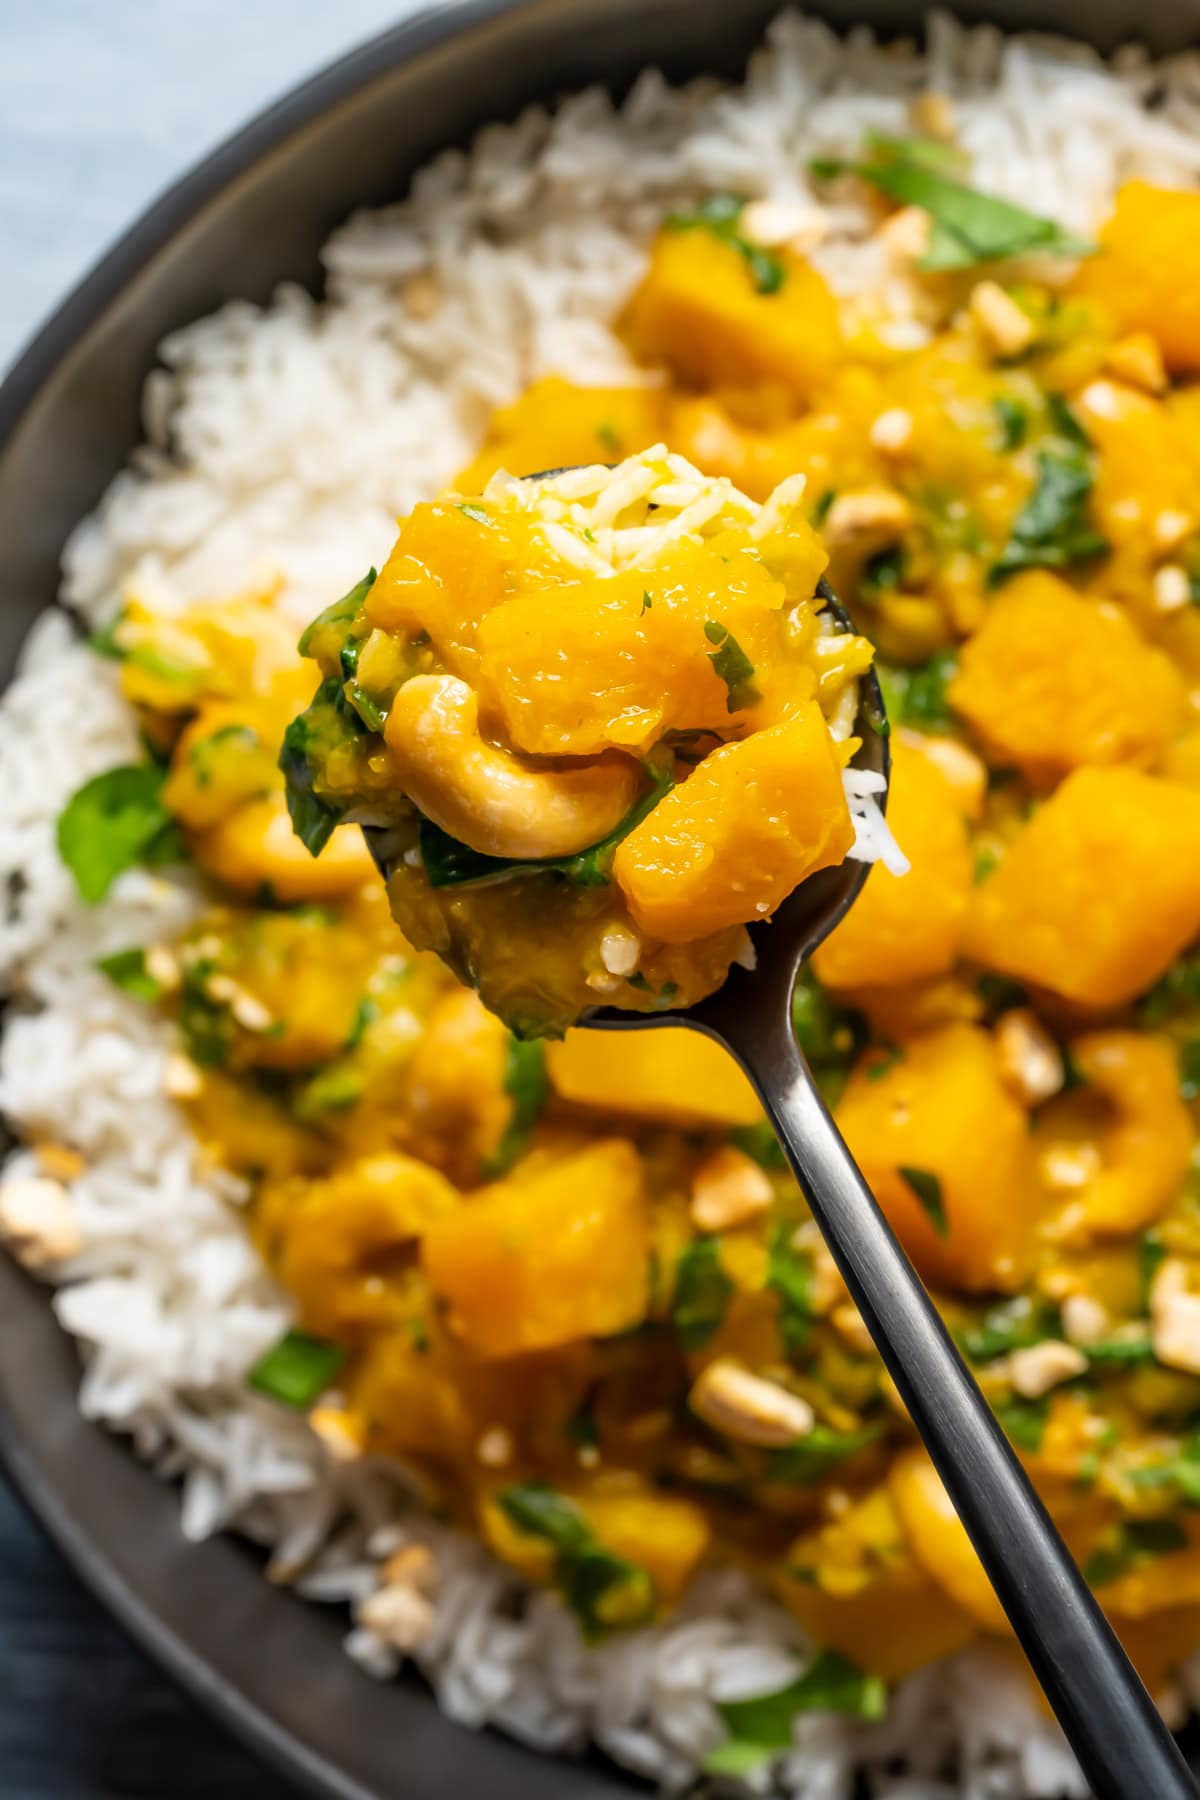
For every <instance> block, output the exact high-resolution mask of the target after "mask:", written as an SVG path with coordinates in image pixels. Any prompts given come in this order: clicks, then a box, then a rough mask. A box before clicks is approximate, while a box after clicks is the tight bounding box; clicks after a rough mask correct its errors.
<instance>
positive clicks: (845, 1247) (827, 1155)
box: [729, 1022, 1200, 1800]
mask: <svg viewBox="0 0 1200 1800" xmlns="http://www.w3.org/2000/svg"><path fill="white" fill-rule="evenodd" d="M731 1035H735V1036H737V1037H739V1038H744V1039H745V1040H747V1041H746V1042H744V1043H742V1044H731V1045H730V1046H729V1047H730V1048H731V1049H732V1050H733V1051H734V1054H735V1055H736V1056H737V1057H738V1059H739V1061H740V1062H741V1063H742V1066H743V1067H744V1068H745V1070H746V1073H747V1074H748V1075H749V1077H750V1079H751V1081H752V1082H753V1083H754V1085H755V1087H756V1088H757V1090H758V1092H759V1095H760V1097H761V1098H762V1101H763V1103H764V1105H765V1107H766V1110H767V1112H768V1113H769V1115H770V1117H771V1120H772V1123H773V1124H774V1126H775V1129H776V1131H777V1132H778V1134H779V1139H780V1142H781V1144H782V1145H783V1148H784V1150H785V1151H786V1153H787V1157H788V1161H789V1162H790V1163H791V1166H792V1168H793V1170H794V1171H795V1174H796V1178H797V1180H798V1181H799V1183H800V1186H801V1188H802V1189H803V1191H804V1193H805V1195H806V1196H807V1199H808V1202H809V1205H810V1207H811V1209H812V1213H813V1217H814V1218H815V1219H816V1221H817V1224H818V1225H819V1226H820V1228H821V1230H822V1232H823V1233H824V1236H825V1240H826V1242H827V1243H828V1245H829V1248H830V1251H831V1252H832V1254H833V1257H834V1260H835V1262H836V1263H837V1265H838V1268H839V1269H840V1270H841V1273H842V1277H843V1279H844V1280H845V1283H846V1286H847V1287H848V1289H849V1290H850V1293H851V1295H852V1296H853V1298H854V1301H855V1303H856V1305H857V1306H858V1308H859V1311H860V1312H861V1313H862V1316H863V1319H864V1320H865V1322H866V1325H867V1328H868V1330H869V1331H870V1333H871V1336H872V1337H873V1338H874V1340H875V1343H876V1345H877V1346H878V1349H879V1352H880V1354H881V1356H882V1357H883V1360H884V1362H885V1364H886V1365H887V1368H888V1370H889V1372H890V1374H891V1375H892V1378H893V1379H894V1381H895V1383H896V1386H897V1387H898V1388H899V1390H900V1393H901V1395H902V1396H903V1398H904V1402H905V1405H906V1406H907V1407H908V1410H909V1412H910V1414H911V1415H912V1419H913V1423H914V1424H915V1425H916V1427H917V1430H918V1431H919V1432H920V1434H921V1436H922V1438H923V1439H924V1441H925V1445H926V1448H927V1449H928V1451H929V1454H930V1456H931V1457H932V1458H933V1461H934V1463H935V1464H936V1466H937V1469H938V1473H939V1474H940V1475H941V1478H942V1481H943V1482H944V1484H945V1486H946V1489H947V1491H948V1493H949V1495H950V1498H951V1499H952V1500H953V1502H954V1505H955V1508H956V1510H957V1512H958V1515H959V1517H960V1518H961V1520H962V1522H963V1524H964V1526H965V1527H966V1529H967V1531H968V1533H969V1534H970V1537H971V1541H972V1542H973V1543H974V1545H975V1548H976V1550H977V1551H978V1553H979V1557H980V1560H981V1561H982V1563H983V1566H984V1568H985V1569H986V1570H987V1573H988V1578H989V1579H990V1581H991V1583H992V1586H993V1587H994V1588H995V1590H996V1593H997V1595H998V1597H999V1599H1000V1603H1001V1605H1002V1606H1003V1607H1004V1610H1005V1612H1006V1613H1007V1614H1008V1617H1009V1621H1010V1622H1011V1624H1012V1627H1013V1630H1014V1631H1015V1632H1016V1635H1017V1637H1018V1638H1019V1640H1020V1643H1021V1646H1022V1648H1023V1649H1024V1651H1025V1654H1026V1655H1027V1656H1028V1658H1029V1661H1030V1663H1031V1664H1032V1666H1033V1671H1034V1674H1035V1675H1036V1676H1037V1679H1038V1680H1039V1682H1040V1683H1041V1685H1042V1688H1043V1689H1044V1691H1045V1694H1046V1697H1047V1699H1048V1700H1049V1702H1050V1704H1051V1706H1052V1707H1053V1708H1054V1711H1055V1713H1056V1715H1057V1717H1058V1720H1059V1723H1060V1724H1061V1726H1062V1728H1063V1730H1064V1732H1065V1733H1066V1736H1067V1738H1068V1739H1069V1741H1070V1744H1071V1747H1072V1749H1073V1750H1074V1752H1075V1754H1076V1756H1077V1757H1078V1759H1079V1762H1080V1764H1081V1766H1082V1768H1083V1770H1084V1773H1085V1774H1086V1776H1087V1778H1088V1780H1089V1782H1090V1783H1091V1787H1092V1791H1093V1793H1094V1794H1095V1795H1096V1796H1097V1800H1148V1796H1150V1795H1153V1796H1154V1800H1185V1797H1187V1800H1196V1796H1197V1793H1198V1792H1200V1789H1197V1787H1196V1784H1195V1782H1194V1781H1193V1780H1192V1777H1191V1775H1190V1774H1189V1773H1188V1769H1187V1765H1186V1764H1185V1762H1184V1760H1183V1757H1182V1756H1181V1755H1180V1753H1179V1750H1178V1748H1177V1746H1176V1744H1175V1741H1174V1739H1173V1738H1172V1736H1171V1734H1170V1732H1169V1731H1168V1730H1167V1728H1166V1726H1165V1725H1164V1724H1163V1721H1162V1719H1161V1718H1160V1717H1159V1714H1158V1711H1157V1709H1156V1708H1155V1706H1154V1704H1153V1702H1152V1701H1151V1699H1150V1697H1149V1695H1148V1694H1147V1692H1146V1690H1145V1688H1144V1687H1143V1686H1142V1683H1141V1682H1140V1680H1139V1679H1138V1677H1137V1675H1136V1673H1135V1672H1134V1669H1133V1667H1132V1665H1131V1663H1130V1662H1129V1659H1128V1657H1127V1656H1126V1655H1125V1652H1124V1650H1123V1649H1122V1648H1121V1645H1120V1644H1119V1642H1118V1641H1117V1639H1116V1637H1115V1636H1114V1634H1113V1632H1112V1629H1111V1628H1110V1626H1109V1624H1108V1622H1107V1620H1106V1619H1105V1617H1104V1614H1103V1613H1102V1612H1101V1610H1100V1608H1099V1606H1098V1605H1097V1604H1096V1601H1095V1600H1094V1598H1093V1597H1092V1594H1091V1591H1090V1589H1089V1588H1088V1586H1087V1584H1086V1582H1085V1581H1084V1580H1083V1578H1082V1576H1081V1575H1080V1573H1079V1571H1078V1569H1077V1568H1076V1567H1075V1564H1074V1562H1073V1561H1072V1560H1071V1557H1070V1555H1069V1553H1068V1551H1067V1548H1066V1546H1065V1544H1064V1543H1063V1541H1062V1539H1061V1537H1060V1536H1059V1534H1058V1532H1057V1530H1056V1528H1055V1527H1054V1525H1053V1524H1052V1523H1051V1520H1050V1517H1049V1515H1048V1513H1047V1512H1046V1510H1045V1508H1044V1507H1043V1505H1042V1503H1041V1501H1040V1500H1039V1499H1038V1497H1037V1495H1036V1493H1035V1492H1034V1490H1033V1487H1032V1485H1031V1483H1030V1481H1029V1478H1028V1477H1027V1475H1026V1474H1025V1471H1024V1470H1023V1469H1022V1467H1021V1465H1020V1463H1019V1462H1018V1460H1017V1458H1016V1457H1015V1456H1014V1454H1013V1452H1012V1449H1011V1448H1010V1446H1009V1443H1008V1440H1007V1438H1006V1437H1005V1436H1004V1433H1003V1432H1002V1431H1001V1429H1000V1427H999V1425H998V1424H997V1423H996V1420H995V1417H994V1416H993V1414H992V1411H991V1409H990V1407H989V1406H988V1404H987V1402H986V1401H985V1400H984V1398H983V1395H982V1394H981V1393H980V1391H979V1388H978V1386H977V1384H976V1382H975V1379H974V1377H973V1376H972V1375H971V1373H970V1372H969V1370H968V1369H967V1366H966V1364H965V1363H964V1361H963V1359H962V1357H961V1356H960V1355H959V1353H958V1350H957V1349H956V1347H955V1345H954V1342H953V1340H952V1339H951V1337H950V1334H949V1332H948V1331H947V1330H946V1327H945V1325H944V1324H943V1323H942V1320H941V1318H940V1317H939V1315H938V1313H937V1311H936V1309H935V1308H934V1306H933V1304H932V1302H931V1301H930V1299H929V1296H928V1294H927V1293H926V1292H925V1289H924V1287H923V1286H922V1285H921V1282H920V1280H919V1279H918V1277H917V1275H916V1272H915V1271H914V1269H913V1267H912V1264H911V1263H910V1262H909V1260H908V1258H907V1256H906V1255H905V1253H904V1251H903V1250H902V1249H901V1247H900V1245H899V1243H898V1242H897V1240H896V1237H895V1236H894V1234H893V1232H892V1229H891V1227H890V1226H889V1224H888V1223H887V1220H886V1219H885V1218H884V1216H883V1213H882V1212H881V1211H880V1209H879V1206H878V1205H877V1203H876V1201H875V1199H874V1196H873V1195H872V1194H871V1191H870V1189H869V1188H868V1187H867V1184H866V1182H865V1181H864V1180H863V1177H862V1175H861V1173H860V1171H859V1169H858V1166H857V1165H856V1163H855V1161H854V1159H853V1157H852V1156H851V1154H850V1152H849V1150H848V1149H847V1148H846V1145H845V1143H844V1142H843V1140H842V1137H841V1134H840V1133H839V1131H838V1128H837V1126H836V1125H835V1124H834V1122H833V1120H832V1119H831V1117H830V1116H829V1113H828V1111H827V1109H826V1107H825V1105H824V1102H823V1101H822V1100H821V1097H820V1095H819V1094H818V1093H817V1090H816V1086H815V1084H814V1082H813V1078H812V1075H811V1074H810V1072H809V1069H808V1066H807V1064H806V1063H805V1061H804V1058H803V1056H802V1055H801V1053H800V1050H799V1048H798V1046H797V1044H796V1041H795V1038H794V1036H793V1034H792V1032H791V1030H790V1029H789V1028H788V1026H787V1024H785V1023H782V1022H781V1023H780V1024H779V1025H778V1026H777V1027H775V1028H772V1027H771V1026H769V1025H766V1024H762V1025H758V1024H756V1025H754V1026H751V1027H750V1028H749V1029H743V1030H741V1031H737V1032H735V1033H732V1034H731Z"/></svg>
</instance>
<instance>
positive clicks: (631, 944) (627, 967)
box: [600, 925, 642, 975]
mask: <svg viewBox="0 0 1200 1800" xmlns="http://www.w3.org/2000/svg"><path fill="white" fill-rule="evenodd" d="M641 954H642V940H641V938H640V937H639V936H638V935H637V933H636V931H627V930H626V929H625V927H624V926H623V925H610V926H609V928H608V930H607V931H606V932H605V934H604V936H603V937H602V938H601V939H600V961H601V962H602V963H603V964H604V966H605V968H606V969H607V970H608V972H609V974H610V975H632V974H633V972H634V970H635V969H636V968H637V966H638V958H639V957H640V956H641Z"/></svg>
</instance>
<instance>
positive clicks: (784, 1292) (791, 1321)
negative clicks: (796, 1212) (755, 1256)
mask: <svg viewBox="0 0 1200 1800" xmlns="http://www.w3.org/2000/svg"><path fill="white" fill-rule="evenodd" d="M794 1229H795V1227H794V1226H793V1225H791V1224H788V1223H787V1222H786V1221H784V1222H783V1223H782V1224H779V1225H777V1226H776V1227H775V1230H774V1233H773V1234H772V1237H771V1245H770V1250H769V1251H768V1256H767V1282H766V1285H767V1287H768V1289H769V1290H770V1292H771V1293H773V1294H776V1295H778V1298H779V1311H778V1314H777V1315H776V1324H777V1325H778V1327H779V1335H780V1337H781V1338H782V1339H783V1345H784V1348H785V1350H786V1351H787V1352H788V1354H789V1356H794V1355H795V1354H796V1352H797V1351H798V1350H802V1349H803V1348H804V1345H805V1344H806V1343H807V1342H808V1339H809V1336H810V1335H811V1332H812V1328H813V1318H814V1314H813V1306H812V1258H811V1257H810V1256H809V1254H808V1252H807V1251H806V1250H797V1249H795V1248H794V1247H793V1245H792V1233H793V1231H794Z"/></svg>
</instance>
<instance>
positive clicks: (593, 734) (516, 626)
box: [479, 534, 823, 756]
mask: <svg viewBox="0 0 1200 1800" xmlns="http://www.w3.org/2000/svg"><path fill="white" fill-rule="evenodd" d="M813 545H814V573H813V578H812V585H813V586H814V587H815V585H816V578H817V574H819V572H820V563H821V562H822V561H823V553H822V552H821V551H820V547H819V544H818V542H817V539H816V537H815V534H814V537H813ZM809 591H811V589H810V590H809ZM784 599H785V592H784V587H783V584H782V582H780V581H777V580H776V579H775V578H774V577H773V576H771V575H770V574H768V572H767V570H766V569H765V568H764V566H763V564H762V563H761V562H760V561H758V560H757V559H756V558H755V557H751V556H749V555H746V554H741V555H736V554H735V555H734V556H732V557H731V558H730V559H729V561H728V562H723V561H722V560H721V559H720V557H719V555H718V554H717V553H716V552H715V551H714V550H712V549H711V548H708V547H707V546H702V545H695V546H691V547H685V548H684V549H681V550H680V551H679V552H678V553H677V554H676V556H675V557H674V558H673V559H672V561H671V562H670V564H668V565H667V566H665V567H656V568H655V569H654V570H653V571H651V572H649V573H647V572H645V571H643V570H638V569H631V570H627V571H624V572H622V573H620V574H617V575H608V576H591V577H588V576H584V577H583V578H582V579H580V580H577V581H575V582H572V583H570V584H567V585H564V586H562V587H559V588H556V589H555V591H554V594H553V596H552V597H549V596H547V595H546V593H545V592H535V593H529V594H522V595H520V596H518V598H516V599H514V600H509V601H507V602H506V603H505V604H504V605H503V606H499V607H497V608H496V609H495V611H494V612H491V613H489V615H488V617H487V618H486V619H484V621H483V623H482V624H481V626H480V629H479V650H480V657H481V666H480V692H481V695H482V697H483V701H484V704H485V707H486V708H487V709H488V710H489V711H490V712H491V713H492V714H493V715H494V716H498V717H499V719H500V720H501V721H502V723H503V727H504V731H505V733H506V735H507V737H508V739H509V740H510V742H511V743H512V744H513V745H515V747H516V748H517V749H519V750H524V751H527V752H529V753H530V754H531V755H540V756H556V755H562V756H590V755H594V754H595V753H596V752H598V751H600V750H603V749H605V748H606V747H607V746H610V745H613V746H616V747H618V748H621V749H630V750H642V749H646V748H648V747H649V746H650V744H652V743H653V742H654V741H655V740H656V739H657V738H659V737H661V736H662V734H663V732H664V731H670V730H687V729H703V728H708V729H710V730H719V731H722V732H724V731H727V730H728V729H729V727H730V722H731V715H730V712H729V698H730V695H729V689H728V687H727V686H726V684H725V682H724V681H722V680H721V677H720V676H719V675H718V674H717V672H716V670H715V669H714V667H713V664H712V660H711V652H712V643H711V642H710V641H709V639H708V638H707V637H706V636H705V625H706V623H708V622H709V621H712V622H714V623H716V624H719V625H724V626H725V628H726V629H727V630H728V631H729V632H731V633H732V634H733V636H734V638H736V640H737V642H738V644H739V645H740V646H741V648H742V650H743V651H744V652H745V653H746V655H747V656H748V657H749V659H750V661H751V663H753V665H754V669H755V687H756V690H758V691H759V692H761V691H762V689H763V687H764V685H765V684H766V682H767V681H768V678H769V676H770V673H771V669H772V665H773V664H774V665H776V666H777V665H778V662H779V660H780V657H781V655H782V652H783V650H784V638H783V632H784V626H783V618H782V607H783V602H784ZM811 691H812V683H811V677H809V678H808V692H810V693H811Z"/></svg>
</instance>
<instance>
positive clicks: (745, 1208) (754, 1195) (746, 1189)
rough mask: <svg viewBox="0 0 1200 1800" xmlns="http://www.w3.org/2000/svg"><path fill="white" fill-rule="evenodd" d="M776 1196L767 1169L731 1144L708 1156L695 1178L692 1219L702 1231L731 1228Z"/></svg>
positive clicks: (754, 1215)
mask: <svg viewBox="0 0 1200 1800" xmlns="http://www.w3.org/2000/svg"><path fill="white" fill-rule="evenodd" d="M774 1197H775V1190H774V1189H773V1188H772V1186H771V1181H770V1177H769V1176H768V1175H767V1174H766V1173H765V1171H764V1170H763V1169H761V1168H760V1167H759V1165H758V1164H757V1163H756V1162H755V1161H754V1159H753V1157H750V1156H747V1155H746V1154H745V1152H744V1151H742V1150H735V1149H734V1147H733V1146H732V1144H729V1145H726V1146H725V1147H724V1148H723V1149H720V1150H714V1151H713V1153H712V1155H711V1156H707V1157H705V1159H704V1161H703V1162H702V1163H701V1164H700V1167H699V1168H698V1169H697V1170H696V1173H695V1175H694V1176H693V1178H692V1220H693V1223H694V1224H695V1225H696V1226H697V1227H698V1228H699V1229H700V1230H701V1231H729V1230H732V1228H733V1227H734V1226H736V1225H745V1224H748V1223H749V1221H750V1220H751V1219H756V1218H758V1217H759V1216H760V1215H761V1214H762V1213H765V1212H766V1210H767V1208H768V1207H769V1206H770V1204H771V1201H772V1200H773V1199H774Z"/></svg>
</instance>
